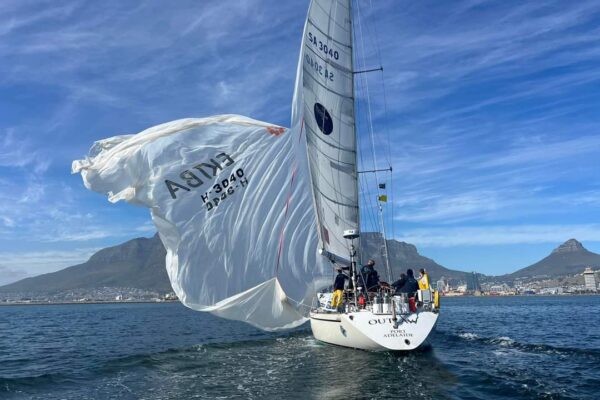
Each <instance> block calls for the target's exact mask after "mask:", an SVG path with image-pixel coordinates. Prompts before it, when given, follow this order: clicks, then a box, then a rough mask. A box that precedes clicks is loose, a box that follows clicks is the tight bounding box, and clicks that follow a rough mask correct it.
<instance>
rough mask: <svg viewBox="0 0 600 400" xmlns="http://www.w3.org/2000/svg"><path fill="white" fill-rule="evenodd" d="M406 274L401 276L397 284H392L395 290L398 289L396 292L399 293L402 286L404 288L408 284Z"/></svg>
mask: <svg viewBox="0 0 600 400" xmlns="http://www.w3.org/2000/svg"><path fill="white" fill-rule="evenodd" d="M406 279H407V278H406V274H405V273H404V272H402V273H401V274H400V279H398V280H397V281H396V282H394V283H392V287H393V288H394V289H396V292H399V291H400V289H401V288H402V286H404V284H405V283H406Z"/></svg>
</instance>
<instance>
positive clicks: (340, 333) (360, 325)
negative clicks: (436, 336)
mask: <svg viewBox="0 0 600 400" xmlns="http://www.w3.org/2000/svg"><path fill="white" fill-rule="evenodd" d="M438 315H439V314H438V313H436V312H431V311H422V312H419V313H414V314H409V315H402V316H400V315H399V316H398V317H397V318H398V325H397V327H395V326H394V321H393V319H392V316H391V315H390V314H384V315H381V314H374V313H373V312H371V311H370V310H361V311H359V312H352V313H324V312H311V313H310V326H311V329H312V332H313V335H314V337H315V338H316V339H317V340H320V341H322V342H326V343H331V344H336V345H339V346H345V347H351V348H355V349H362V350H370V351H410V350H415V349H416V348H418V347H419V346H421V345H422V344H423V343H424V342H425V340H426V339H427V337H428V336H429V334H430V333H431V331H432V330H433V328H434V326H435V323H436V322H437V319H438Z"/></svg>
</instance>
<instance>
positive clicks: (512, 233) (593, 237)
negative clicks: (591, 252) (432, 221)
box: [398, 224, 600, 247]
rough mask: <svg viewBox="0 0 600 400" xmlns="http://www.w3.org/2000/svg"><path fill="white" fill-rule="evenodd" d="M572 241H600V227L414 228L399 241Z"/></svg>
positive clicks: (439, 244) (436, 243)
mask: <svg viewBox="0 0 600 400" xmlns="http://www.w3.org/2000/svg"><path fill="white" fill-rule="evenodd" d="M569 238H577V239H578V240H580V241H591V242H600V225H598V224H582V225H553V224H549V225H519V226H514V225H504V226H501V225H492V226H478V227H470V226H454V227H432V228H419V229H411V230H408V231H406V232H404V233H403V234H402V235H401V236H400V237H398V239H399V240H403V241H406V242H408V243H414V244H416V245H417V246H436V247H453V246H487V245H505V244H525V245H526V244H537V243H557V244H558V243H562V242H564V241H565V240H567V239H569Z"/></svg>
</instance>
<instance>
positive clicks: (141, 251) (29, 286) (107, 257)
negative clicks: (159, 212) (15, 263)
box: [0, 234, 172, 293]
mask: <svg viewBox="0 0 600 400" xmlns="http://www.w3.org/2000/svg"><path fill="white" fill-rule="evenodd" d="M165 255H166V252H165V248H164V247H163V245H162V242H161V241H160V238H159V237H158V234H157V235H155V236H154V237H152V238H138V239H133V240H130V241H128V242H125V243H123V244H120V245H117V246H113V247H108V248H105V249H102V250H100V251H98V252H97V253H95V254H94V255H93V256H91V257H90V259H89V260H88V261H86V262H85V263H83V264H79V265H74V266H72V267H68V268H65V269H62V270H60V271H57V272H52V273H49V274H43V275H38V276H35V277H32V278H26V279H23V280H20V281H18V282H15V283H11V284H9V285H5V286H2V287H0V292H5V293H7V292H13V293H15V292H28V293H56V292H61V291H64V290H72V289H89V288H99V287H129V288H138V289H146V290H153V291H158V292H170V291H171V290H172V289H171V285H170V283H169V278H168V276H167V270H166V269H165Z"/></svg>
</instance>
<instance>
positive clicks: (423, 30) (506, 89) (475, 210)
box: [0, 0, 600, 284]
mask: <svg viewBox="0 0 600 400" xmlns="http://www.w3.org/2000/svg"><path fill="white" fill-rule="evenodd" d="M359 3H360V4H359V6H360V7H355V11H356V12H357V13H358V12H360V16H361V21H362V22H361V24H362V25H361V26H360V32H359V31H358V27H357V34H359V36H360V37H359V41H358V42H357V44H356V46H355V47H356V50H357V52H358V56H357V62H358V64H359V65H361V66H365V67H377V66H379V64H380V63H381V64H382V65H383V67H384V71H383V73H380V72H375V73H371V74H368V75H362V76H361V80H360V81H359V82H358V86H359V89H362V91H359V106H358V108H357V112H358V115H359V117H360V118H359V124H358V125H359V128H360V130H361V135H365V134H366V132H367V127H368V125H367V124H366V122H365V115H366V112H367V110H368V108H367V105H366V104H367V103H366V100H367V94H366V89H367V83H368V98H369V99H370V101H371V112H372V115H373V122H374V125H373V126H374V136H375V139H376V140H375V142H376V143H377V145H378V146H377V152H378V153H379V157H378V160H379V162H378V166H381V167H383V166H385V165H386V163H387V160H388V159H389V160H390V161H391V162H392V163H393V165H394V175H393V197H394V216H395V219H394V221H393V224H392V222H391V218H390V217H391V212H390V211H391V203H388V207H387V208H388V213H387V215H388V232H390V231H392V225H393V228H394V229H393V232H394V235H395V237H396V238H398V239H400V240H405V241H408V242H410V243H413V244H415V245H417V247H418V249H419V251H420V252H421V253H422V254H424V255H426V256H429V257H432V258H434V259H435V260H436V261H438V262H439V263H441V264H442V265H445V266H447V267H451V268H457V269H464V270H477V271H480V272H484V273H488V274H501V273H506V272H511V271H514V270H516V269H518V268H521V267H524V266H527V265H529V264H531V263H533V262H535V261H537V260H539V259H540V258H542V257H544V256H545V255H547V254H548V253H549V251H551V250H552V249H553V248H554V247H556V246H557V245H559V244H560V243H562V242H563V241H565V240H567V239H569V238H571V237H574V238H577V239H579V240H580V241H582V242H583V244H584V245H585V246H586V247H587V248H588V249H590V250H592V251H595V252H600V222H599V221H600V218H599V217H600V182H599V181H598V175H599V172H600V161H599V156H600V112H598V110H599V109H600V28H599V27H600V4H598V2H595V1H587V2H586V1H581V2H560V1H556V2H511V1H496V2H481V1H462V2H433V1H418V2H408V1H395V0H389V1H381V0H378V1H374V2H372V3H373V4H371V2H370V1H368V0H360V2H359ZM306 8H307V2H305V1H289V2H281V1H270V0H269V1H267V0H252V1H243V2H241V1H237V0H236V1H233V0H231V1H224V0H219V1H217V0H215V1H208V0H207V1H202V2H198V1H182V0H179V1H176V2H170V3H169V4H168V5H167V4H166V3H165V2H162V1H151V2H122V1H104V2H79V1H61V2H54V1H35V2H29V1H21V0H19V1H12V0H8V1H3V2H1V3H0V21H1V23H0V60H2V61H1V62H0V284H2V283H8V282H10V281H14V280H17V279H20V278H23V277H26V276H30V275H37V274H40V273H44V272H49V271H54V270H57V269H59V268H62V267H66V266H69V265H73V264H76V263H79V262H82V261H85V260H86V259H87V257H89V255H90V254H92V253H93V252H94V251H95V250H97V249H99V248H102V247H105V246H108V245H115V244H118V243H121V242H123V241H125V240H128V239H130V238H133V237H137V236H149V235H152V234H153V232H154V228H153V226H152V225H151V223H150V217H149V214H148V211H147V210H146V209H141V208H136V207H133V206H130V205H127V204H117V205H113V204H110V203H108V201H106V199H105V198H103V197H102V196H100V195H97V194H94V193H91V192H88V191H87V190H86V189H85V188H84V187H83V184H82V183H81V179H80V177H79V176H76V175H71V174H70V165H71V161H72V160H74V159H79V158H81V157H82V156H84V155H85V154H86V153H87V150H88V149H89V147H90V146H91V144H92V143H93V142H94V141H95V140H98V139H102V138H105V137H108V136H114V135H117V134H125V133H135V132H139V131H140V130H142V129H144V128H147V127H149V126H152V125H155V124H158V123H162V122H166V121H169V120H174V119H178V118H183V117H203V116H209V115H214V114H223V113H236V114H242V115H246V116H250V117H253V118H257V119H260V120H265V121H269V122H273V123H277V124H281V125H284V126H287V125H289V115H290V103H291V97H292V91H293V84H294V78H295V76H294V75H295V68H296V62H297V58H298V52H299V47H300V38H301V32H302V26H303V23H304V17H305V15H306ZM375 42H378V43H379V47H377V46H375V45H374V43H375ZM382 77H383V81H382V79H381V78H382ZM384 99H386V100H387V102H386V103H384V101H383V100H384ZM386 104H387V105H386ZM365 137H366V136H361V138H365ZM388 138H389V139H388ZM388 142H389V146H388V145H387V144H386V143H388ZM361 144H362V145H363V146H366V145H367V144H368V141H367V140H365V139H361ZM365 154H367V156H366V161H365V164H364V166H367V165H372V163H373V161H372V159H371V158H370V157H369V155H368V151H366V152H365ZM389 188H390V185H389V183H388V191H390V189H389ZM390 194H391V193H390ZM368 215H369V214H368V212H367V211H365V213H364V217H363V220H364V221H366V222H367V223H368V221H369V219H368Z"/></svg>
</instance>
